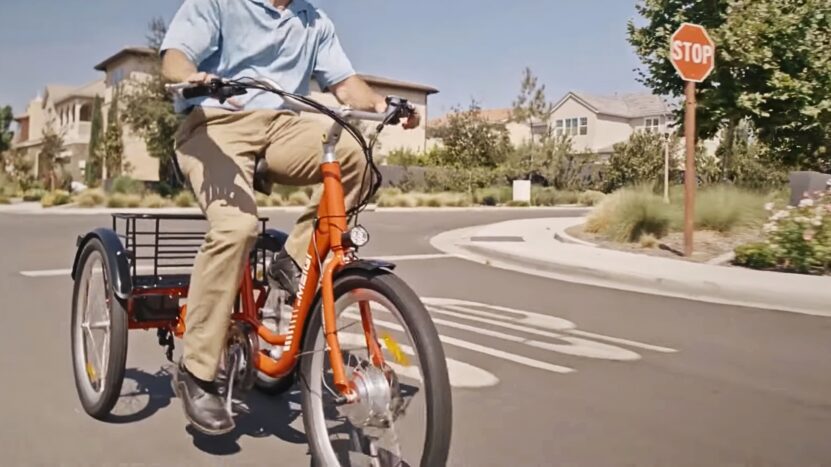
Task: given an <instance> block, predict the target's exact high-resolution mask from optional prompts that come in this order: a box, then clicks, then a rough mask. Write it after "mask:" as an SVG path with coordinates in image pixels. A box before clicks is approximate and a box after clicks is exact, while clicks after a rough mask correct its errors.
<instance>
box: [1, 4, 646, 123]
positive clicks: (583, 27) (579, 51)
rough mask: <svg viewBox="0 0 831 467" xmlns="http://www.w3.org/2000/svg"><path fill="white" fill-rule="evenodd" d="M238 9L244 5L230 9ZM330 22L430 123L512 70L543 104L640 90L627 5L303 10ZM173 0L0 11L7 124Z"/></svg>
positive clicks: (74, 81) (85, 74) (505, 79)
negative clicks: (406, 92)
mask: <svg viewBox="0 0 831 467" xmlns="http://www.w3.org/2000/svg"><path fill="white" fill-rule="evenodd" d="M231 1H246V0H231ZM311 1H312V3H313V4H315V5H317V6H318V7H320V8H322V9H324V10H325V11H326V12H327V13H328V14H329V16H330V17H332V19H333V21H334V22H335V25H336V28H337V31H338V35H339V37H340V39H341V42H342V44H343V46H344V48H345V49H346V52H347V54H348V55H349V57H350V59H351V60H352V62H353V64H354V66H355V68H356V69H357V70H358V71H359V72H363V73H371V74H376V75H381V76H386V77H390V78H395V79H400V80H406V81H414V82H418V83H423V84H428V85H430V86H433V87H436V88H438V89H439V90H440V93H439V94H437V95H435V96H431V98H430V102H429V105H430V108H429V113H430V117H435V116H439V115H443V114H444V113H447V112H448V111H450V110H452V108H453V107H454V106H456V105H465V106H466V105H467V104H469V103H470V102H471V100H472V99H475V100H476V101H477V102H479V103H480V105H482V106H483V107H486V108H493V107H509V106H510V105H511V102H512V100H513V99H514V98H515V97H516V95H517V93H518V91H519V85H520V79H521V75H522V70H523V68H524V67H526V66H528V67H530V68H531V69H532V70H533V71H534V73H535V74H536V75H537V76H539V78H540V81H541V82H542V83H544V84H545V85H546V89H547V95H548V98H549V100H551V101H556V100H558V99H559V98H560V97H562V96H563V95H564V94H565V93H566V92H568V91H570V90H580V91H583V92H587V93H595V94H614V93H616V92H632V91H638V90H642V89H643V88H642V86H641V85H640V84H639V83H637V81H636V80H635V73H634V71H633V69H634V68H636V67H637V66H638V60H637V57H636V56H635V54H634V53H633V51H632V48H631V46H629V44H628V43H627V42H626V23H627V21H628V20H630V19H632V18H633V17H634V16H635V15H636V12H635V8H634V3H635V0H584V1H563V0H513V1H503V2H497V1H493V0H416V1H406V0H311ZM180 4H181V0H132V1H131V0H0V105H7V104H8V105H12V107H13V109H14V111H15V113H16V114H19V113H22V112H23V111H24V110H25V106H26V103H27V102H28V101H29V100H31V99H32V98H34V97H35V95H37V94H38V93H39V92H42V90H43V87H44V86H45V85H46V84H67V85H81V84H84V83H86V82H89V81H92V80H94V79H96V78H99V77H101V74H100V73H99V72H97V71H95V70H94V69H93V67H94V66H95V65H96V64H97V63H99V62H100V61H102V60H103V59H104V58H106V57H108V56H110V55H112V54H113V53H115V52H116V51H118V50H119V49H120V48H122V47H124V46H128V45H143V44H144V42H145V37H144V36H145V32H146V26H147V22H148V21H149V20H150V19H151V18H152V17H154V16H161V17H162V18H164V19H165V20H168V21H169V20H170V19H171V18H172V17H173V14H174V13H175V12H176V10H177V8H178V7H179V5H180Z"/></svg>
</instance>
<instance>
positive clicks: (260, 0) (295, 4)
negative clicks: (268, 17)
mask: <svg viewBox="0 0 831 467" xmlns="http://www.w3.org/2000/svg"><path fill="white" fill-rule="evenodd" d="M251 1H252V2H254V3H257V4H259V5H262V6H264V7H266V8H268V9H270V10H274V11H278V10H277V9H276V8H274V4H273V3H271V2H270V1H269V0H251ZM310 6H311V5H309V3H308V2H306V1H305V0H292V2H291V3H290V4H289V6H288V8H286V10H288V11H291V12H293V13H294V14H297V13H300V12H301V11H302V12H304V13H307V12H308V10H309V7H310Z"/></svg>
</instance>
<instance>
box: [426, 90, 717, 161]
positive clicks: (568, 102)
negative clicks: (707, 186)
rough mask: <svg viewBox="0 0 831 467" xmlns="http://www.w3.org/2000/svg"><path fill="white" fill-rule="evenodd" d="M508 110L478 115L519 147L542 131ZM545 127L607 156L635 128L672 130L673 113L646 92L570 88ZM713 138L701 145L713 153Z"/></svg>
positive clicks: (584, 148)
mask: <svg viewBox="0 0 831 467" xmlns="http://www.w3.org/2000/svg"><path fill="white" fill-rule="evenodd" d="M512 114H513V112H512V110H511V109H483V110H482V112H481V115H482V117H483V118H484V119H485V120H487V121H489V122H491V123H498V124H503V125H505V128H506V129H507V130H508V135H509V137H510V140H511V143H512V144H513V145H514V146H520V145H521V144H523V143H526V142H529V141H531V140H532V138H533V139H534V140H536V139H537V138H538V137H539V136H538V135H540V134H543V133H545V132H546V128H545V124H542V123H540V122H530V123H529V122H521V121H516V120H514V119H513V117H512ZM446 122H447V118H446V117H441V118H437V119H434V120H431V122H430V125H431V126H432V127H438V126H441V125H443V124H445V123H446ZM549 122H550V125H551V128H550V129H549V130H548V131H550V132H551V133H552V134H554V135H557V136H568V137H570V138H571V141H572V144H573V147H574V150H575V151H590V152H593V153H595V154H598V155H600V156H601V157H604V156H605V157H608V156H609V155H611V154H612V152H613V150H614V149H613V147H614V145H615V144H617V143H620V142H623V141H626V140H628V139H629V137H630V136H631V135H632V134H633V133H635V132H636V131H647V132H656V133H667V132H674V131H675V128H674V127H673V125H674V116H673V114H672V108H671V106H670V104H669V103H668V102H667V101H666V100H664V99H663V98H661V97H659V96H655V95H652V94H649V93H632V94H619V95H613V96H596V95H592V94H587V93H583V92H576V91H572V92H569V93H567V94H566V95H565V96H563V97H562V98H561V99H560V100H558V101H557V102H556V104H554V106H553V110H552V112H551V115H550V118H549ZM717 145H718V143H717V141H706V142H704V146H705V147H706V148H707V150H708V152H709V153H711V154H713V153H715V149H716V147H717Z"/></svg>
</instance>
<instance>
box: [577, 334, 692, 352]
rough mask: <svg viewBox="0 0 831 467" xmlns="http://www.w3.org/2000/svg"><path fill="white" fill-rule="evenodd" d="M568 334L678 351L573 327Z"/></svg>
mask: <svg viewBox="0 0 831 467" xmlns="http://www.w3.org/2000/svg"><path fill="white" fill-rule="evenodd" d="M569 333H570V334H577V335H578V336H583V337H588V338H590V339H595V340H599V341H607V342H614V343H616V344H623V345H628V346H630V347H638V348H641V349H646V350H652V351H653V352H661V353H675V352H678V351H677V350H675V349H670V348H669V347H661V346H660V345H652V344H644V343H643V342H637V341H631V340H629V339H621V338H619V337H612V336H605V335H603V334H595V333H593V332H588V331H581V330H579V329H574V330H571V331H569Z"/></svg>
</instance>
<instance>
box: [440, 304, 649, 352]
mask: <svg viewBox="0 0 831 467" xmlns="http://www.w3.org/2000/svg"><path fill="white" fill-rule="evenodd" d="M430 309H431V310H434V311H439V312H440V310H441V309H440V308H436V307H431V308H430ZM449 313H453V312H449ZM460 315H461V314H460V313H453V316H458V317H461V318H464V316H463V315H462V316H460ZM477 320H482V321H484V322H488V323H490V324H495V325H497V326H503V327H507V328H509V329H515V330H518V331H521V332H532V331H535V330H532V329H530V328H523V327H522V326H517V325H511V324H510V323H500V322H498V321H494V320H486V319H484V318H477ZM433 322H434V323H436V324H440V325H442V326H447V327H449V328H455V329H461V330H464V331H468V332H472V333H474V334H480V335H483V336H488V337H493V338H496V339H501V340H505V341H509V342H516V343H520V344H525V345H527V346H530V347H535V348H538V349H543V350H549V351H552V352H558V353H561V354H566V355H573V356H575V357H588V358H599V359H603V360H621V361H625V360H638V359H639V358H641V356H640V355H638V354H637V353H635V352H632V351H631V350H626V349H622V348H620V347H615V346H612V345H608V344H601V343H599V342H593V341H590V340H587V339H580V338H579V337H567V336H563V335H560V334H554V333H550V332H549V333H546V332H544V331H536V333H541V334H544V335H545V336H546V337H551V338H554V339H559V340H561V341H564V342H568V343H569V345H565V344H552V343H548V342H541V341H536V340H532V339H526V338H524V337H520V336H515V335H513V334H506V333H504V332H499V331H494V330H491V329H485V328H482V327H477V326H471V325H468V324H461V323H457V322H455V321H448V320H446V319H441V318H433Z"/></svg>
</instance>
